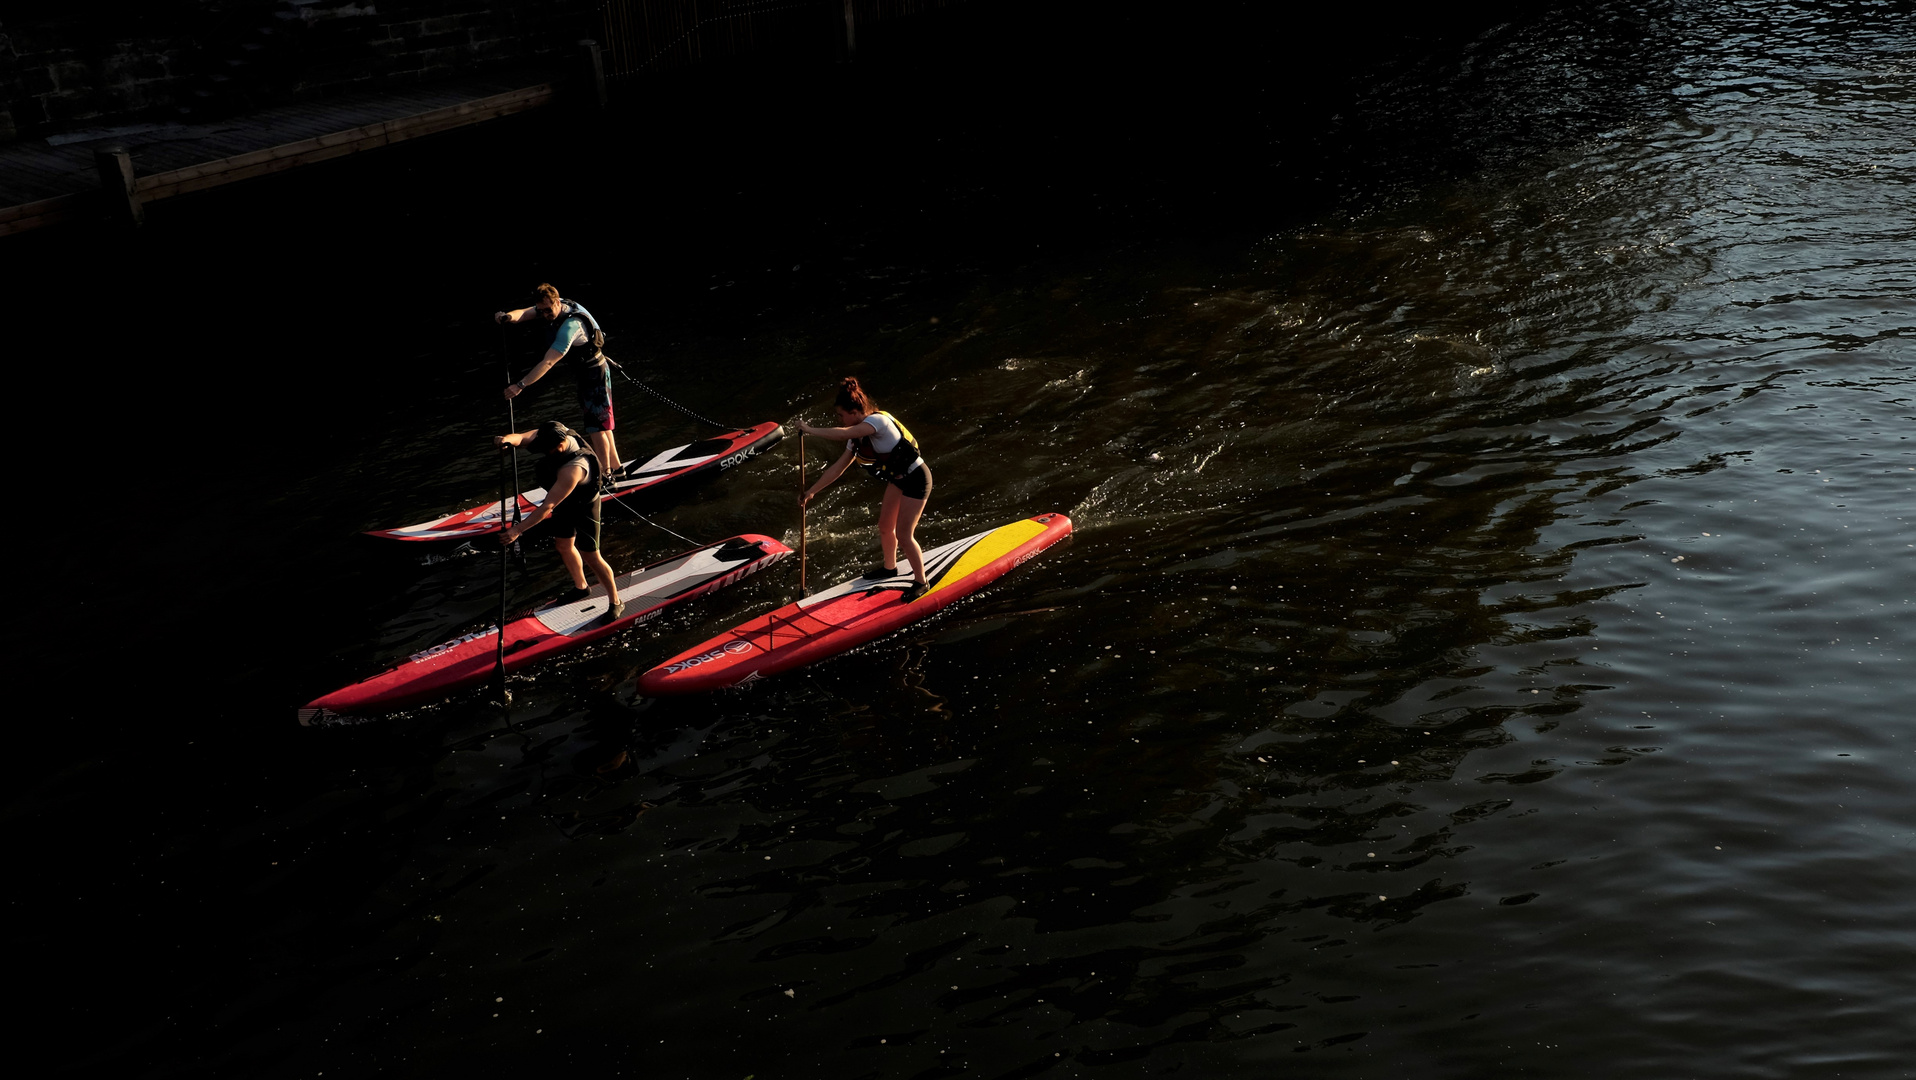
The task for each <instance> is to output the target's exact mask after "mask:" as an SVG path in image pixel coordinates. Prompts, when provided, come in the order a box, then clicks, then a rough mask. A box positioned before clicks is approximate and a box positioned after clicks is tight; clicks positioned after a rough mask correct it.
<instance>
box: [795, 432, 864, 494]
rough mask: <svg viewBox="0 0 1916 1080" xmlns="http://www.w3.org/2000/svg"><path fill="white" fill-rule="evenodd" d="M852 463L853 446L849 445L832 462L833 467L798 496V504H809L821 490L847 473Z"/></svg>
mask: <svg viewBox="0 0 1916 1080" xmlns="http://www.w3.org/2000/svg"><path fill="white" fill-rule="evenodd" d="M851 463H852V448H851V447H849V446H847V447H846V448H845V452H844V453H842V454H840V455H838V460H837V461H834V462H832V464H831V467H830V468H828V469H826V470H825V472H824V474H823V475H821V476H820V477H819V478H818V479H817V480H815V481H813V482H812V486H811V487H808V488H806V489H805V492H804V494H802V495H800V496H799V497H798V505H800V506H805V505H807V504H809V503H810V502H811V501H812V499H813V498H815V497H816V496H817V495H818V493H819V492H821V491H824V490H825V489H826V488H828V487H831V486H832V482H833V481H835V480H837V479H838V478H839V477H841V476H843V475H845V470H846V469H848V468H850V467H851Z"/></svg>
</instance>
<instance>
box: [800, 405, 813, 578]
mask: <svg viewBox="0 0 1916 1080" xmlns="http://www.w3.org/2000/svg"><path fill="white" fill-rule="evenodd" d="M798 498H799V503H798V595H799V596H800V597H806V596H810V595H811V591H810V590H808V589H806V588H805V502H804V499H805V433H804V432H803V431H801V432H799V433H798Z"/></svg>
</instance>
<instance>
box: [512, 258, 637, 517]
mask: <svg viewBox="0 0 1916 1080" xmlns="http://www.w3.org/2000/svg"><path fill="white" fill-rule="evenodd" d="M532 293H533V305H532V306H531V307H523V308H518V309H516V310H513V311H495V312H493V314H492V321H494V322H496V323H500V324H505V323H523V322H526V321H527V320H529V319H532V318H534V317H535V316H536V317H538V318H541V319H544V320H545V321H547V322H549V323H556V324H557V326H556V327H555V330H554V333H553V335H552V344H550V345H548V346H547V347H546V354H545V357H544V358H543V359H541V360H540V361H539V362H538V363H537V364H535V365H533V368H532V370H531V371H528V372H526V374H525V377H524V378H522V379H520V380H519V381H518V382H515V383H513V384H511V385H509V386H507V387H506V400H507V401H511V400H512V399H513V398H516V397H518V396H519V395H520V394H523V393H525V390H526V387H528V386H531V385H532V384H533V383H536V382H538V381H539V380H540V379H542V378H544V377H545V374H546V372H548V371H551V370H552V367H553V365H554V364H557V363H559V361H561V360H565V361H566V362H567V364H568V365H569V366H570V367H571V368H572V374H573V377H574V378H575V380H576V381H577V383H578V387H579V408H580V409H581V410H582V411H584V413H585V423H584V424H582V425H580V430H581V431H583V432H584V433H585V441H586V442H587V443H588V444H589V445H590V446H591V448H592V454H593V456H594V457H596V458H598V459H599V475H600V476H602V477H605V478H607V483H610V482H611V478H613V477H616V476H617V475H618V474H619V469H620V468H621V467H622V466H623V465H624V464H625V462H624V461H623V460H622V459H620V457H619V444H618V440H617V439H616V438H615V437H614V436H613V434H612V429H613V427H614V426H615V422H614V420H613V416H612V365H611V363H610V362H608V361H607V360H606V356H605V353H604V351H603V346H604V345H605V332H604V331H603V330H601V329H599V323H598V320H596V319H594V318H593V317H592V313H591V312H589V311H587V310H586V309H585V305H583V304H580V303H577V302H576V301H572V300H567V299H565V298H564V297H561V296H560V295H559V290H558V289H555V288H553V287H552V286H551V285H540V286H539V287H538V288H536V289H534V290H532Z"/></svg>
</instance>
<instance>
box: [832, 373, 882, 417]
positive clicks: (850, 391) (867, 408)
mask: <svg viewBox="0 0 1916 1080" xmlns="http://www.w3.org/2000/svg"><path fill="white" fill-rule="evenodd" d="M832 404H834V405H836V406H838V407H839V408H841V409H843V410H845V411H846V412H859V413H867V414H869V413H875V412H877V411H878V406H877V405H875V404H873V403H872V399H871V398H870V397H869V396H867V395H866V393H865V388H864V387H862V386H860V385H858V379H857V378H855V377H853V376H850V375H847V376H846V377H845V378H843V379H840V380H839V382H838V396H837V397H836V398H834V399H833V400H832Z"/></svg>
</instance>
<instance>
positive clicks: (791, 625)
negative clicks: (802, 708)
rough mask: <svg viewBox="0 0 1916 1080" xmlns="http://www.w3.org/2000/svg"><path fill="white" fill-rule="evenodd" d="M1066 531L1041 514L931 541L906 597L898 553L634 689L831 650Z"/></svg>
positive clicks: (962, 591)
mask: <svg viewBox="0 0 1916 1080" xmlns="http://www.w3.org/2000/svg"><path fill="white" fill-rule="evenodd" d="M1070 534H1071V519H1070V518H1068V517H1066V516H1064V515H1063V514H1039V515H1038V516H1037V517H1031V518H1026V519H1024V520H1023V521H1014V522H1012V523H1011V524H1009V525H1000V526H999V527H998V528H995V529H992V530H991V531H989V532H981V533H979V534H978V535H976V536H968V537H966V538H965V539H963V540H960V541H958V542H956V543H952V544H946V545H944V546H943V547H938V548H933V549H932V550H930V551H927V552H925V578H926V580H927V581H929V582H930V583H931V587H930V588H929V589H927V590H926V592H925V594H924V595H923V596H921V597H919V598H918V599H917V600H914V601H912V602H911V603H906V602H905V601H904V599H903V594H904V592H905V590H906V589H908V588H910V586H911V583H912V576H911V567H910V566H908V565H906V564H905V563H904V561H903V560H900V561H899V565H898V569H899V573H897V574H896V575H894V576H892V577H886V578H863V577H860V578H853V579H852V580H850V581H847V582H844V583H842V584H839V585H836V586H833V587H832V588H830V589H827V590H825V591H824V592H821V593H818V594H816V595H814V596H808V597H806V598H805V599H803V600H800V601H798V602H797V603H793V604H787V605H785V606H784V607H782V608H779V609H778V610H777V611H774V612H771V613H769V614H767V615H762V616H760V617H758V618H756V619H753V620H752V621H751V622H748V623H745V624H744V625H742V626H737V627H734V628H733V629H731V630H730V631H728V632H726V633H723V634H720V635H719V636H718V637H715V638H713V639H712V640H710V641H708V642H706V643H705V644H703V645H700V646H699V647H697V648H695V649H688V650H686V651H685V652H682V653H680V654H679V655H677V656H675V657H673V658H672V659H670V660H668V661H666V662H665V663H663V664H660V665H659V666H658V667H655V668H653V669H652V670H650V671H648V672H646V673H645V674H644V675H641V676H639V692H640V693H643V694H649V695H652V696H654V697H657V696H660V695H664V694H694V693H699V692H702V691H706V690H719V689H722V688H724V687H728V686H738V685H740V684H741V683H747V682H751V681H752V680H754V679H759V678H763V677H764V676H767V675H776V674H778V673H779V672H781V671H790V670H791V669H792V668H796V667H803V666H805V665H806V664H813V663H817V662H818V661H820V660H823V659H826V658H827V657H831V656H837V655H838V654H839V653H842V652H845V651H846V650H848V649H853V648H856V647H857V646H859V645H863V644H864V643H865V642H867V641H871V640H872V639H873V638H877V637H880V636H882V635H884V634H888V633H891V632H892V631H893V630H896V629H898V628H899V627H901V626H904V625H906V624H907V623H912V622H916V621H917V620H919V619H922V618H924V617H925V616H927V615H931V614H933V613H935V612H937V611H938V610H939V609H941V608H943V607H944V606H945V605H947V604H950V603H951V602H953V601H955V600H957V599H959V598H960V597H964V596H969V595H971V594H972V593H974V592H977V591H978V590H979V589H982V588H984V587H985V586H986V585H989V584H991V583H992V582H993V581H996V580H997V579H998V578H1000V577H1002V576H1003V575H1004V573H1005V572H1006V571H1007V570H1010V569H1011V568H1012V567H1014V566H1017V565H1018V564H1019V563H1022V562H1024V561H1025V560H1027V559H1029V558H1031V557H1032V556H1034V555H1036V554H1038V553H1039V552H1040V551H1043V550H1044V549H1045V548H1048V547H1050V546H1051V545H1053V544H1055V543H1057V542H1058V541H1060V540H1062V539H1064V538H1065V537H1066V536H1069V535H1070Z"/></svg>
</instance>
